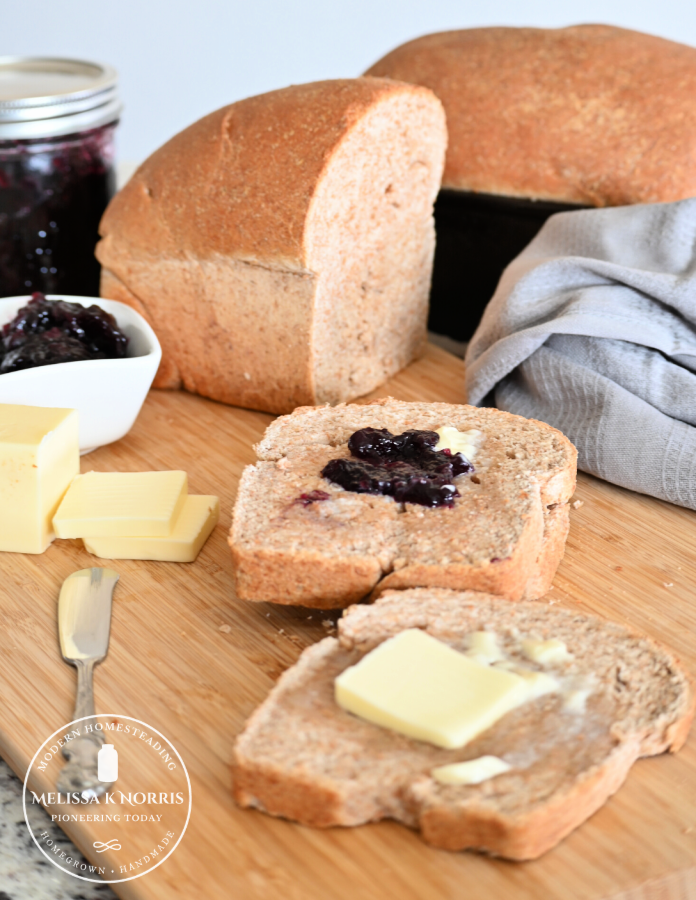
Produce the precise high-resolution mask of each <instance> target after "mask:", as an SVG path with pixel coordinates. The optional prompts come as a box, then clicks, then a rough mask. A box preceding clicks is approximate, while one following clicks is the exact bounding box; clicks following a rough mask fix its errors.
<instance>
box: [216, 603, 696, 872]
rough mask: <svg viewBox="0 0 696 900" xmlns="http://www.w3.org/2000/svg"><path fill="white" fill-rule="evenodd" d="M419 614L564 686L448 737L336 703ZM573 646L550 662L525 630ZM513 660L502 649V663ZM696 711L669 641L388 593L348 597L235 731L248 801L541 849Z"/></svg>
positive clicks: (528, 612)
mask: <svg viewBox="0 0 696 900" xmlns="http://www.w3.org/2000/svg"><path fill="white" fill-rule="evenodd" d="M408 628H421V629H425V630H426V631H427V632H428V633H429V634H430V635H432V636H433V637H435V638H438V639H439V640H442V641H444V642H445V643H447V644H449V645H450V646H451V647H453V648H455V649H456V650H459V651H461V652H464V653H466V652H467V651H469V650H470V648H471V646H472V643H473V642H472V638H471V635H472V633H473V632H480V631H489V632H493V633H494V634H495V635H496V637H497V641H498V645H499V648H500V650H501V651H502V654H501V655H502V657H503V662H504V664H505V665H506V666H507V667H508V668H510V667H521V668H522V669H523V670H532V671H544V672H546V673H547V674H551V675H553V676H554V677H555V678H556V679H557V681H558V683H559V687H560V690H558V691H557V692H556V693H551V694H546V695H545V696H542V697H538V698H537V699H536V700H532V701H531V702H528V703H527V704H525V705H523V706H521V707H519V708H518V709H516V710H513V711H512V712H509V713H508V714H507V715H505V716H503V718H501V719H499V720H498V721H497V723H496V724H494V725H493V726H492V727H490V728H489V729H488V730H487V731H484V732H483V733H481V734H479V736H478V737H476V738H474V739H473V740H472V741H470V742H469V743H468V744H466V745H465V746H463V747H461V748H459V749H456V750H445V749H441V748H439V747H436V746H434V745H432V744H429V743H425V742H423V741H418V740H414V739H412V738H408V737H405V736H404V735H402V734H399V733H397V732H395V731H391V730H389V729H386V728H381V727H379V726H377V725H373V724H371V723H370V722H367V721H365V720H363V719H360V718H358V717H356V716H354V715H351V714H350V713H348V712H346V711H345V710H343V709H342V708H340V707H339V706H338V705H337V704H336V702H335V700H334V679H335V678H336V676H338V675H339V674H340V673H341V672H343V671H344V670H345V669H346V668H347V667H348V666H351V665H354V664H355V663H357V662H358V661H359V660H360V659H361V658H362V657H363V656H364V655H365V654H366V653H367V652H368V651H369V650H371V649H373V648H374V647H375V646H377V645H378V644H380V643H381V642H382V641H384V640H386V639H387V638H390V637H393V636H394V635H396V634H398V633H399V632H401V631H403V630H405V629H408ZM550 639H556V640H558V641H562V642H563V643H564V644H565V645H566V649H567V654H566V655H565V656H564V655H563V654H561V655H560V656H561V658H558V657H557V658H556V660H555V661H554V662H548V663H546V664H545V665H543V664H542V663H540V662H534V661H533V660H531V659H530V658H529V656H528V655H527V652H526V650H525V646H526V645H524V643H523V642H524V641H525V640H537V641H545V640H550ZM500 664H502V663H500ZM693 713H694V691H693V687H692V684H691V681H690V679H689V677H688V675H687V674H686V673H685V672H684V670H683V669H682V668H681V666H680V664H679V662H678V661H677V660H676V659H675V658H674V656H673V655H672V654H671V653H670V652H669V651H668V650H667V649H665V648H663V647H660V646H658V645H657V644H655V643H654V642H653V641H652V640H650V639H648V638H646V637H643V636H639V635H636V634H633V633H631V632H630V631H629V630H628V629H626V628H624V627H622V626H620V625H617V624H614V623H611V622H606V621H602V620H600V619H597V618H595V617H593V616H589V615H584V614H581V613H578V612H574V611H568V610H564V609H559V608H549V607H547V606H545V605H542V604H538V603H519V604H510V603H508V602H507V601H505V600H503V599H501V598H499V597H494V596H491V595H486V594H481V593H476V592H473V591H467V592H462V593H458V592H454V591H448V590H441V589H430V590H428V589H414V590H406V591H389V592H388V593H386V594H385V595H384V596H383V597H381V598H380V599H379V600H378V601H377V602H376V603H375V604H373V605H371V606H365V605H362V606H353V607H351V608H350V609H349V610H348V611H347V612H346V613H345V614H344V616H343V618H342V619H341V620H340V621H339V625H338V639H336V638H326V639H325V640H323V641H321V642H320V643H318V644H315V645H314V646H312V647H309V648H308V649H307V650H305V651H304V653H303V654H302V656H301V657H300V660H299V661H298V663H297V664H296V665H295V666H293V667H292V668H291V669H289V670H288V671H287V672H285V673H284V674H283V675H282V677H281V678H280V680H279V681H278V683H277V685H276V686H275V687H274V689H273V690H272V692H271V694H270V695H269V697H268V698H267V700H266V701H265V702H264V703H263V704H262V705H261V706H260V707H259V708H258V709H257V710H256V712H255V713H254V714H253V715H252V717H251V718H250V720H249V722H248V723H247V726H246V728H245V730H244V731H243V733H242V734H241V735H240V736H239V738H238V739H237V742H236V745H235V749H234V757H233V790H234V796H235V799H236V800H237V802H238V803H239V804H240V805H242V806H246V807H253V808H256V809H260V810H264V811H266V812H268V813H271V814H273V815H276V816H283V817H285V818H288V819H293V820H296V821H298V822H301V823H303V824H305V825H312V826H318V827H328V826H331V825H359V824H362V823H365V822H374V821H378V820H380V819H386V818H390V819H396V820H397V821H399V822H402V823H403V824H405V825H408V826H411V827H412V828H416V829H419V830H420V831H421V833H422V836H423V838H424V839H425V840H426V841H427V842H428V843H430V844H433V845H434V846H437V847H442V848H445V849H448V850H462V849H476V850H481V851H485V852H487V853H491V854H494V855H497V856H502V857H506V858H509V859H516V860H523V859H533V858H536V857H538V856H540V855H541V854H542V853H544V852H545V851H547V850H549V849H550V848H551V847H553V846H554V845H555V844H556V843H558V841H560V840H561V839H562V838H563V837H565V836H566V835H567V834H569V832H571V831H572V830H573V829H574V828H576V827H577V826H578V825H580V824H581V823H582V822H583V821H584V820H585V819H587V818H588V817H589V816H590V815H592V813H594V812H595V811H596V810H597V809H599V807H600V806H602V804H603V803H604V802H605V801H606V800H607V798H608V797H609V796H611V795H612V794H613V793H614V792H615V791H616V790H617V789H618V788H619V787H620V785H621V784H622V783H623V781H624V779H625V778H626V775H627V774H628V771H629V769H630V767H631V765H632V764H633V762H634V761H635V760H636V759H638V758H639V757H641V756H650V755H654V754H658V753H662V752H663V751H665V750H671V751H676V750H678V749H679V748H680V747H681V745H682V744H683V743H684V741H685V739H686V735H687V732H688V729H689V727H690V724H691V719H692V717H693ZM486 755H491V756H495V757H498V758H499V759H502V760H503V761H504V762H505V763H507V764H508V765H509V766H510V768H509V770H508V771H506V772H504V773H503V774H499V775H497V776H496V777H492V778H489V779H487V780H484V781H482V782H481V783H479V784H442V783H440V782H439V781H437V780H436V779H435V778H434V777H433V775H432V771H433V769H435V768H438V767H440V766H444V765H448V764H451V763H458V762H463V761H466V760H474V759H478V758H479V757H481V756H486Z"/></svg>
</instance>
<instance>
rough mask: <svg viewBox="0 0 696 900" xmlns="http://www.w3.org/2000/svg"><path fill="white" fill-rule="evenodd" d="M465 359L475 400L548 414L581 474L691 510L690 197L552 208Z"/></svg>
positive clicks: (695, 240)
mask: <svg viewBox="0 0 696 900" xmlns="http://www.w3.org/2000/svg"><path fill="white" fill-rule="evenodd" d="M466 366H467V368H466V381H467V392H468V397H469V403H473V404H474V405H477V406H497V407H499V408H500V409H506V410H508V411H509V412H514V413H518V414H519V415H522V416H527V417H530V418H536V419H541V420H542V421H544V422H548V423H549V424H550V425H553V426H555V427H556V428H558V429H560V430H561V431H562V432H563V433H564V434H566V435H567V436H568V437H569V438H570V440H571V441H572V442H573V443H574V444H575V445H576V447H577V448H578V466H579V467H580V468H581V469H583V470H584V471H586V472H591V473H592V474H593V475H598V476H599V477H600V478H604V479H605V480H607V481H612V482H614V483H615V484H620V485H622V486H623V487H627V488H631V489H632V490H634V491H640V492H641V493H644V494H651V495H653V496H654V497H660V498H661V499H663V500H668V501H670V502H671V503H677V504H679V505H680V506H686V507H690V508H691V509H696V198H695V199H690V200H683V201H680V202H678V203H660V204H651V205H641V206H626V207H616V208H613V209H592V210H580V211H578V212H570V213H559V214H558V215H555V216H552V217H551V218H550V219H549V220H548V221H547V222H546V224H545V225H544V227H543V228H542V230H541V231H540V232H539V234H538V235H537V237H536V238H535V239H534V240H533V241H532V242H531V244H529V246H528V247H526V249H525V250H523V252H522V253H521V254H520V255H519V256H518V257H517V258H516V259H515V260H513V262H512V263H510V265H509V266H508V268H507V269H506V270H505V272H504V273H503V276H502V278H501V280H500V284H499V285H498V289H497V290H496V292H495V295H494V297H493V299H492V300H491V302H490V304H489V305H488V307H487V309H486V312H485V314H484V317H483V319H482V320H481V324H480V325H479V327H478V329H477V331H476V333H475V334H474V336H473V338H472V340H471V342H470V344H469V347H468V350H467V354H466Z"/></svg>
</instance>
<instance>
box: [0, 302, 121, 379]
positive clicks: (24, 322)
mask: <svg viewBox="0 0 696 900" xmlns="http://www.w3.org/2000/svg"><path fill="white" fill-rule="evenodd" d="M127 346H128V338H127V337H126V336H125V334H123V332H122V331H119V329H118V327H117V325H116V319H115V318H114V317H113V316H112V315H111V314H110V313H108V312H106V311H105V310H103V309H101V307H99V306H97V305H96V304H92V306H80V304H79V303H68V302H67V301H66V300H47V299H46V298H45V297H44V295H43V294H38V293H37V294H34V295H33V296H32V298H31V300H30V301H29V303H27V305H26V306H24V307H22V309H20V310H19V312H18V313H17V315H16V316H15V317H14V319H13V320H12V321H11V322H8V323H7V324H6V325H4V326H3V328H2V332H1V333H0V374H5V373H6V372H17V371H19V370H20V369H31V368H34V367H35V366H49V365H53V364H54V363H63V362H76V361H78V360H83V359H120V358H121V357H123V356H125V355H126V348H127Z"/></svg>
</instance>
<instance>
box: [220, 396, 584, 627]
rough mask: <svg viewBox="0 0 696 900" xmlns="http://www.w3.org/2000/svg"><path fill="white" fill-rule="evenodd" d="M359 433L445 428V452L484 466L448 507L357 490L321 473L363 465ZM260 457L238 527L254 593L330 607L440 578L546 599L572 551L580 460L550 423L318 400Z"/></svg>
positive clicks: (236, 543)
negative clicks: (572, 505)
mask: <svg viewBox="0 0 696 900" xmlns="http://www.w3.org/2000/svg"><path fill="white" fill-rule="evenodd" d="M361 429H363V430H380V429H386V430H387V431H388V432H391V433H393V434H394V435H401V436H402V437H403V434H402V433H409V432H410V431H412V430H414V429H415V430H421V431H426V432H429V433H431V434H432V433H433V432H437V433H438V435H439V442H438V444H437V445H435V446H434V448H433V449H434V450H436V451H438V450H441V449H446V450H447V453H448V454H449V458H450V459H452V458H453V457H454V456H455V455H456V454H458V453H462V452H463V453H464V456H466V457H467V459H468V458H469V457H471V459H470V460H469V462H471V463H473V468H474V471H473V472H468V473H467V474H460V475H458V476H457V477H456V478H454V480H453V483H452V486H451V487H452V489H454V488H456V493H457V496H456V497H455V498H454V500H453V501H452V502H451V503H450V505H449V506H447V507H445V508H442V507H441V508H428V507H427V506H423V505H419V504H418V503H411V502H398V500H396V499H395V498H394V497H393V496H384V495H383V494H380V493H358V492H355V491H353V490H346V489H344V488H343V487H341V486H340V485H339V484H336V483H334V482H333V481H330V480H329V479H328V478H326V477H323V476H322V474H321V473H322V471H323V470H324V469H325V467H327V465H328V463H329V462H334V461H335V460H336V458H337V457H338V459H339V460H341V461H344V462H346V463H347V462H350V461H352V460H351V452H352V451H350V450H349V446H348V445H349V439H351V436H352V435H354V434H355V433H356V432H357V431H359V430H361ZM256 451H257V454H258V456H259V461H258V462H257V463H256V464H255V465H253V466H247V468H246V469H245V471H244V473H243V475H242V479H241V482H240V486H239V491H238V495H237V501H236V504H235V509H234V514H233V523H232V531H231V535H230V546H231V549H232V558H233V563H234V575H235V584H236V591H237V596H238V597H240V598H241V599H243V600H258V601H270V602H274V603H284V604H296V605H303V606H313V607H321V608H327V609H328V608H340V607H346V606H348V605H350V604H351V603H355V602H356V601H358V600H360V599H362V598H363V597H365V596H366V595H368V594H370V592H373V593H374V595H375V596H376V595H378V594H379V593H381V592H382V591H383V590H385V589H387V588H409V587H431V586H432V587H447V588H452V589H457V590H467V589H472V590H481V591H488V592H490V593H494V594H499V595H501V596H504V597H507V598H508V599H510V600H519V599H535V598H537V597H540V596H542V595H543V594H544V593H546V591H547V590H548V589H549V588H550V586H551V582H552V580H553V576H554V574H555V572H556V569H557V567H558V564H559V562H560V560H561V558H562V556H563V551H564V547H565V539H566V535H567V532H568V503H569V500H570V498H571V496H572V494H573V491H574V489H575V477H576V458H577V454H576V451H575V448H574V447H573V445H572V444H571V443H570V441H568V439H567V438H565V437H564V436H563V435H562V434H561V433H560V432H559V431H556V430H555V429H554V428H551V427H550V426H548V425H545V424H544V423H542V422H536V421H533V420H530V419H524V418H522V417H521V416H514V415H511V414H509V413H505V412H500V411H499V410H496V409H477V408H475V407H472V406H464V405H461V406H459V405H453V404H447V403H406V402H401V401H397V400H393V399H386V400H377V401H375V402H373V403H368V404H364V405H357V404H355V405H348V406H339V407H333V408H329V407H323V408H308V407H306V408H300V409H297V410H295V412H294V413H292V414H291V415H289V416H283V417H282V418H279V419H276V420H275V421H274V422H273V423H272V424H271V425H270V426H269V428H268V429H267V431H266V434H265V436H264V438H263V440H262V441H261V442H260V443H259V444H258V445H257V447H256ZM459 458H460V459H463V457H459ZM387 469H388V466H387ZM381 471H386V469H385V470H381ZM446 487H447V486H446Z"/></svg>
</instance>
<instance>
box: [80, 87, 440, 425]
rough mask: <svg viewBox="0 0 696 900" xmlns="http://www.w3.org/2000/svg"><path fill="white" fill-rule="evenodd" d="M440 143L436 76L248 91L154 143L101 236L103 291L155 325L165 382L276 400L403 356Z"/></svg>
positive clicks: (264, 402)
mask: <svg viewBox="0 0 696 900" xmlns="http://www.w3.org/2000/svg"><path fill="white" fill-rule="evenodd" d="M446 144H447V131H446V127H445V116H444V112H443V109H442V105H441V104H440V101H439V100H437V98H436V97H435V95H434V94H433V93H431V92H430V91H429V90H427V89H426V88H421V87H417V86H414V85H407V84H399V83H398V82H395V81H389V80H386V79H381V78H355V79H343V80H336V81H321V82H316V83H313V84H302V85H293V86H291V87H288V88H284V89H282V90H278V91H271V92H270V93H267V94H262V95H260V96H257V97H249V98H247V99H246V100H240V101H239V102H238V103H233V104H232V105H231V106H227V107H224V108H223V109H220V110H218V111H217V112H214V113H211V114H210V115H208V116H206V117H205V118H203V119H201V120H200V121H198V122H195V123H194V124H193V125H191V126H190V127H189V128H187V129H185V130H184V131H182V132H181V133H180V134H177V135H176V136H175V137H173V138H172V139H171V140H170V141H169V142H168V143H166V144H165V145H164V146H163V147H161V148H160V149H159V150H157V151H156V152H155V153H154V154H153V155H152V156H151V157H150V158H149V159H148V160H146V161H145V162H144V163H143V165H142V166H141V167H140V168H139V169H138V171H137V172H136V173H135V175H134V176H133V177H132V178H131V180H130V181H129V182H128V184H127V185H126V186H125V187H124V188H123V190H121V191H120V192H119V193H118V194H117V195H116V196H115V197H114V199H113V200H112V201H111V203H110V204H109V207H108V209H107V210H106V213H105V214H104V217H103V219H102V222H101V226H100V233H101V235H102V240H101V241H100V242H99V244H98V246H97V256H98V258H99V261H100V262H101V264H102V282H101V295H102V297H110V298H112V299H114V300H120V301H122V302H123V303H127V304H129V305H131V306H133V307H134V308H135V309H137V310H138V311H139V312H140V313H141V314H142V315H144V316H145V317H146V318H147V319H148V320H149V322H150V324H151V325H152V326H153V328H154V329H155V331H156V332H157V336H158V337H159V339H160V342H161V344H162V352H163V356H162V364H161V366H160V370H159V373H158V375H157V379H156V381H155V386H156V387H180V386H182V385H183V386H184V387H185V388H186V389H187V390H189V391H193V392H195V393H199V394H203V395H204V396H206V397H212V398H213V399H214V400H221V401H222V402H224V403H232V404H235V405H237V406H246V407H250V408H252V409H262V410H267V411H269V412H276V413H277V412H289V411H290V410H292V409H294V407H296V406H299V405H301V404H314V403H336V402H339V401H343V400H348V399H351V398H353V397H358V396H360V395H361V394H365V393H367V392H368V391H370V390H372V389H373V388H375V387H377V385H379V384H381V383H382V382H383V381H385V380H386V379H387V378H389V377H390V376H391V375H393V374H394V373H395V372H397V371H398V370H399V369H401V368H403V367H404V366H406V365H408V363H410V362H411V361H412V360H413V359H414V358H416V357H417V356H418V355H419V354H420V353H421V352H422V351H423V349H424V347H425V335H426V331H425V327H426V318H427V311H428V292H429V289H430V276H431V271H432V262H433V252H434V246H435V231H434V225H433V215H432V213H433V202H434V200H435V196H436V194H437V191H438V188H439V186H440V178H441V175H442V168H443V165H444V156H445V148H446Z"/></svg>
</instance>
